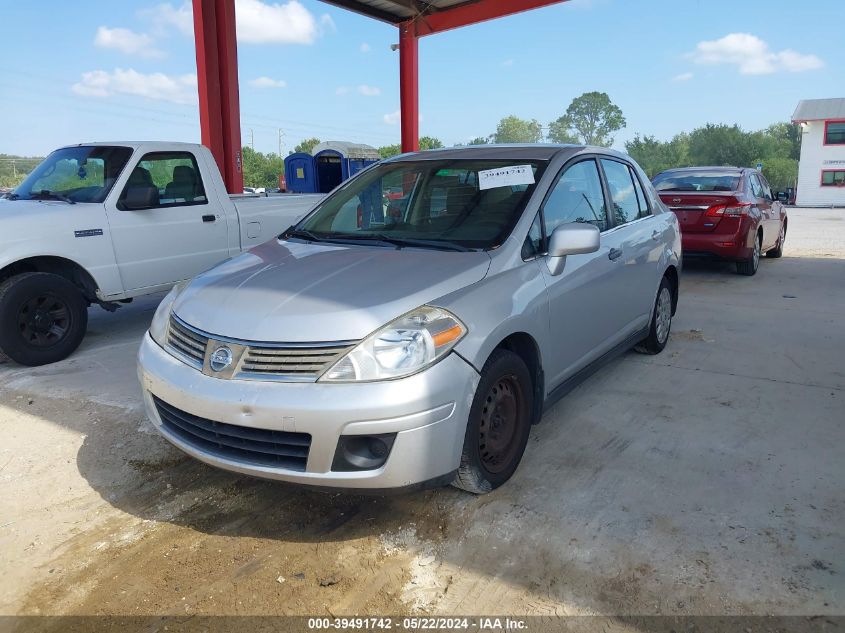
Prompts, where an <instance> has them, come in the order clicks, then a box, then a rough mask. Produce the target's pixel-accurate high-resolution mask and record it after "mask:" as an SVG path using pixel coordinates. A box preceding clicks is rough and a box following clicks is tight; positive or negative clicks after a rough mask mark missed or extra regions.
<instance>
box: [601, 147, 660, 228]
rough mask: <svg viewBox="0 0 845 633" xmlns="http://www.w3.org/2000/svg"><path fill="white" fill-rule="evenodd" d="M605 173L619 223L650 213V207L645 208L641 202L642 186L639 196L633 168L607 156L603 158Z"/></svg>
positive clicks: (614, 213) (631, 220) (614, 212)
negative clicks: (632, 171) (635, 185)
mask: <svg viewBox="0 0 845 633" xmlns="http://www.w3.org/2000/svg"><path fill="white" fill-rule="evenodd" d="M601 164H602V168H603V169H604V175H605V177H606V178H607V188H608V189H609V190H610V197H611V198H612V200H613V218H614V221H615V223H616V224H617V225H619V224H625V223H627V222H633V221H634V220H636V219H638V218H641V217H645V216H646V215H648V207H646V208H645V210H643V209H642V208H641V206H640V205H641V204H644V203H645V200H644V199H643V202H642V203H641V202H640V196H642V188H641V189H640V193H639V196H638V195H637V190H636V189H635V187H634V178H633V175H632V174H631V170H630V169H629V168H628V166H627V165H626V164H624V163H620V162H618V161H615V160H609V159H606V158H602V159H601Z"/></svg>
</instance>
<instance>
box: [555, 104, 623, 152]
mask: <svg viewBox="0 0 845 633" xmlns="http://www.w3.org/2000/svg"><path fill="white" fill-rule="evenodd" d="M624 127H625V117H624V116H623V114H622V110H621V109H620V108H619V106H617V105H615V104H614V103H613V102H612V101H611V100H610V97H609V96H607V93H605V92H585V93H584V94H582V95H581V96H580V97H576V98H575V99H573V100H572V103H570V104H569V107H568V108H567V109H566V114H564V115H563V116H562V117H560V118H559V119H557V120H556V121H554V122H552V123H551V124H550V125H549V138H550V139H551V140H553V141H555V142H557V143H570V142H572V140H573V139H577V140H580V141H581V142H582V143H584V144H586V145H599V146H601V147H610V146H611V145H612V144H613V134H614V133H615V132H617V131H619V130H621V129H622V128H624Z"/></svg>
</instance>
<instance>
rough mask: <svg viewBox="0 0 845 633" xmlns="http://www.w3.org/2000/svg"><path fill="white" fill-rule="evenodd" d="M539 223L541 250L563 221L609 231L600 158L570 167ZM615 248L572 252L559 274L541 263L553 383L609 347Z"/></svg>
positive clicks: (550, 380) (553, 189) (550, 195)
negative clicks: (584, 223)
mask: <svg viewBox="0 0 845 633" xmlns="http://www.w3.org/2000/svg"><path fill="white" fill-rule="evenodd" d="M538 222H539V223H540V225H541V228H542V238H541V239H540V240H539V245H538V246H537V247H536V248H537V250H539V251H540V252H541V253H542V252H544V251H545V245H546V244H547V243H548V236H549V235H551V233H552V231H554V229H555V228H556V227H558V226H560V225H561V224H564V223H567V222H588V223H591V224H594V225H595V226H597V227H599V229H600V230H601V231H603V232H606V231H607V230H608V219H607V204H606V201H605V197H604V189H603V187H602V183H601V176H600V175H599V167H598V163H597V162H596V159H595V158H594V157H590V156H587V157H579V158H578V159H576V161H575V162H572V163H569V164H567V165H566V166H564V168H563V169H562V170H561V172H560V173H559V174H558V176H557V179H556V181H555V183H554V185H552V187H551V188H550V189H549V193H548V194H547V195H546V198H545V200H544V202H543V205H542V207H541V211H540V215H539V216H538ZM538 232H539V231H536V230H535V231H534V233H538ZM603 237H604V234H603V235H602V241H603ZM609 250H610V249H609V248H608V247H607V246H606V245H604V244H602V245H601V246H600V247H599V250H598V251H597V252H595V253H587V254H582V255H569V256H567V258H566V264H565V266H564V269H563V272H561V273H560V274H558V275H553V274H552V273H551V271H550V270H549V267H548V266H547V265H546V262H545V261H541V262H539V265H540V270H541V271H542V274H543V278H544V280H545V283H546V287H547V290H548V297H549V330H550V337H549V338H550V345H551V349H550V350H549V353H548V354H544V357H545V358H546V359H547V360H546V361H545V362H544V364H545V365H546V370H547V374H548V384H549V386H550V387H552V388H553V387H555V386H557V385H559V384H560V383H561V382H563V381H564V380H566V379H567V378H569V377H570V376H571V375H572V374H574V373H575V372H576V371H578V370H579V369H582V368H583V367H585V366H586V365H587V364H589V363H590V362H591V361H593V360H595V359H596V358H598V357H599V356H601V355H602V354H603V353H604V352H605V351H607V349H609V340H610V338H611V337H612V335H613V332H614V320H615V319H614V317H613V315H612V314H610V312H609V310H608V308H610V307H611V302H610V299H611V296H612V294H613V292H614V286H615V283H616V282H615V279H614V273H615V271H616V268H617V267H616V266H615V263H614V262H613V261H611V260H610V258H609V257H608V254H609Z"/></svg>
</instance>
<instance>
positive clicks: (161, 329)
mask: <svg viewBox="0 0 845 633" xmlns="http://www.w3.org/2000/svg"><path fill="white" fill-rule="evenodd" d="M187 285H188V282H187V281H180V282H179V283H178V284H176V285H175V286H173V288H172V289H171V290H170V292H168V293H167V296H166V297H165V298H164V299H162V301H161V303H160V304H158V308H157V309H156V313H155V314H154V315H153V322H152V323H151V324H150V336H152V337H153V340H154V341H155V342H156V343H158V344H159V345H161V346H162V347H164V344H165V343H166V342H167V323H168V322H169V321H170V311H171V309H172V308H173V302H174V301H176V297H178V296H179V294H180V293H181V292H182V291H183V290H184V289H185V286H187Z"/></svg>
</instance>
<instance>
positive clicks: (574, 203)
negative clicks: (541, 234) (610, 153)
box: [543, 160, 607, 235]
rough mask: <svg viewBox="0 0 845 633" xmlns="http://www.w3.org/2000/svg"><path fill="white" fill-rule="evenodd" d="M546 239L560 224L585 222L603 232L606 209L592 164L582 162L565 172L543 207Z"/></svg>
mask: <svg viewBox="0 0 845 633" xmlns="http://www.w3.org/2000/svg"><path fill="white" fill-rule="evenodd" d="M543 215H544V219H545V222H546V235H551V234H552V232H553V231H554V230H555V229H556V228H557V227H558V226H560V225H561V224H566V223H568V222H588V223H590V224H594V225H595V226H597V227H598V228H599V230H600V231H605V230H607V208H606V206H605V203H604V194H603V193H602V188H601V178H600V177H599V170H598V167H597V166H596V161H594V160H584V161H581V162H580V163H575V164H574V165H571V166H570V167H568V168H567V169H566V171H565V172H564V173H563V175H562V176H561V177H560V180H558V181H557V184H556V185H555V186H554V189H552V192H551V193H550V194H549V197H548V198H547V199H546V203H545V204H544V205H543Z"/></svg>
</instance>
